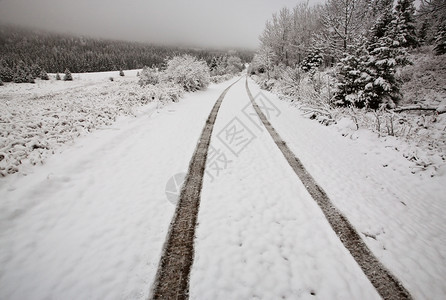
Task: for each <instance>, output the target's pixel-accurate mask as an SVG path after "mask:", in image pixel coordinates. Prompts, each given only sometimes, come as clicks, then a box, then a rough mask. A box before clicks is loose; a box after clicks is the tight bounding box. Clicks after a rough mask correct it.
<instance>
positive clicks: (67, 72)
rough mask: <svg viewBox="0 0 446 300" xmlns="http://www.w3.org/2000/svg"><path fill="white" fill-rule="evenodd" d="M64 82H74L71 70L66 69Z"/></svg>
mask: <svg viewBox="0 0 446 300" xmlns="http://www.w3.org/2000/svg"><path fill="white" fill-rule="evenodd" d="M63 80H64V81H71V80H73V76H72V75H71V72H70V70H68V69H65V75H64V77H63Z"/></svg>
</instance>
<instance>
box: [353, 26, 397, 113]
mask: <svg viewBox="0 0 446 300" xmlns="http://www.w3.org/2000/svg"><path fill="white" fill-rule="evenodd" d="M393 45H394V41H393V40H392V39H391V38H390V37H389V36H387V35H385V36H384V37H382V38H380V39H378V41H377V42H376V43H373V44H371V45H369V47H368V50H369V55H368V57H367V59H366V60H365V62H364V70H365V72H366V73H367V76H365V78H366V80H365V82H364V83H365V85H364V91H363V93H362V96H361V97H362V99H363V101H364V103H365V105H366V106H367V107H369V108H372V109H378V108H379V107H381V106H382V105H385V106H387V107H394V106H395V105H396V104H397V103H398V101H399V100H400V99H401V94H400V90H399V86H400V84H399V81H398V80H397V77H396V70H395V68H396V66H397V57H398V48H393Z"/></svg>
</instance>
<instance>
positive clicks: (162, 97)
mask: <svg viewBox="0 0 446 300" xmlns="http://www.w3.org/2000/svg"><path fill="white" fill-rule="evenodd" d="M144 90H145V91H146V92H145V94H146V95H147V97H148V100H149V101H159V102H161V103H167V102H178V100H179V99H180V98H181V97H182V96H183V94H184V89H183V88H182V87H181V86H179V85H178V84H176V83H173V82H169V81H164V82H160V83H159V84H148V85H145V86H144Z"/></svg>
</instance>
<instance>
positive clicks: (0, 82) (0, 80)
mask: <svg viewBox="0 0 446 300" xmlns="http://www.w3.org/2000/svg"><path fill="white" fill-rule="evenodd" d="M2 85H3V81H2V79H1V78H0V86H2Z"/></svg>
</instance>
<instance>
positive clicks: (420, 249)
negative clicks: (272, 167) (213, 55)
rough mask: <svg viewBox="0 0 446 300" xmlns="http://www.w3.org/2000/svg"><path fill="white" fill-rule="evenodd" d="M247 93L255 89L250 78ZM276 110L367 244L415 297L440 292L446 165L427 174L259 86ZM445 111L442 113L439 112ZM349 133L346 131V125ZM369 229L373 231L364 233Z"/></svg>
mask: <svg viewBox="0 0 446 300" xmlns="http://www.w3.org/2000/svg"><path fill="white" fill-rule="evenodd" d="M250 87H251V90H252V93H253V95H255V94H256V93H257V92H258V91H259V88H258V86H257V85H255V84H254V83H253V82H252V81H250ZM262 92H263V93H264V94H265V95H266V96H267V97H268V98H269V99H270V100H271V101H272V102H273V103H274V104H275V105H276V106H277V107H278V109H279V110H280V111H281V112H282V114H281V116H280V118H277V119H272V120H271V123H272V125H273V126H274V127H275V129H276V130H277V132H278V133H279V134H280V135H281V137H282V138H283V139H284V141H285V142H286V143H287V145H288V146H289V147H290V149H291V150H292V151H293V152H294V153H295V154H296V156H297V157H299V158H300V159H301V161H302V163H303V164H304V165H305V167H306V168H307V170H308V171H309V172H310V174H311V175H312V176H313V177H314V178H315V179H316V181H317V182H318V183H319V184H320V185H321V186H322V188H323V189H324V190H325V191H326V192H327V194H328V196H329V197H330V199H331V200H332V201H333V202H334V204H335V205H336V207H337V208H338V209H340V211H341V212H342V213H344V215H345V216H346V217H347V218H348V220H349V221H350V222H351V223H352V224H353V226H354V227H355V228H356V230H357V231H358V232H359V233H362V234H363V239H364V241H365V242H366V243H367V245H368V247H369V248H370V249H371V250H372V251H373V253H374V254H375V256H377V257H378V258H379V259H380V260H381V262H383V264H384V265H385V266H386V267H387V268H389V269H390V270H391V272H392V273H393V274H394V275H395V276H396V277H397V278H398V279H400V280H401V281H402V283H403V284H404V286H405V287H406V288H407V289H408V290H409V292H410V293H411V294H412V296H413V297H414V298H415V299H440V298H443V297H444V295H445V294H446V286H445V285H444V282H443V281H444V280H443V279H444V278H446V239H445V237H446V228H445V226H444V224H446V202H445V201H444V199H445V197H444V195H445V194H446V187H445V185H444V182H445V177H446V168H445V167H444V164H443V167H442V169H441V170H440V171H439V172H437V174H436V176H434V177H430V176H426V174H423V173H415V174H413V172H412V171H413V164H412V163H411V162H410V161H408V160H407V159H406V158H404V157H403V155H402V154H401V152H399V151H397V150H395V148H399V147H401V148H402V147H404V143H403V142H402V141H398V140H396V139H395V138H394V137H391V136H388V137H386V138H385V139H384V141H383V140H382V139H379V138H378V137H377V136H376V134H374V133H372V132H370V131H369V130H366V129H360V130H358V131H355V133H354V134H351V135H349V138H346V137H344V136H343V132H342V130H343V128H345V127H348V126H349V127H351V128H355V125H354V124H352V123H350V122H347V121H345V120H344V121H343V123H341V124H339V123H338V125H337V126H338V127H336V126H330V127H325V126H321V125H320V124H318V123H317V122H314V121H312V120H309V119H307V118H305V117H302V116H301V115H300V112H299V111H298V110H297V109H296V108H295V107H293V106H291V105H290V104H289V103H287V102H285V101H281V100H279V99H278V98H277V96H275V95H273V94H271V93H269V92H266V91H262ZM442 116H443V115H442ZM347 132H350V130H347ZM367 235H368V236H373V237H375V238H371V237H367Z"/></svg>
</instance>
